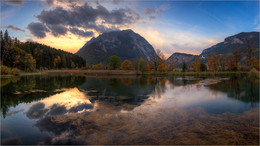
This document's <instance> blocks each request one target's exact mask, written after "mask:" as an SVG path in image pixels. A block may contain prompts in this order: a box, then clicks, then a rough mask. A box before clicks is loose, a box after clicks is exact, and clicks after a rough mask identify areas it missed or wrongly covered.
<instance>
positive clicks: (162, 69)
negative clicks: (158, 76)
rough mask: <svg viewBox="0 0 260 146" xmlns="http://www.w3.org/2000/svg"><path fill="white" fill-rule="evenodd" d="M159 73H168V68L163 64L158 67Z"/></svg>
mask: <svg viewBox="0 0 260 146" xmlns="http://www.w3.org/2000/svg"><path fill="white" fill-rule="evenodd" d="M157 71H159V72H166V71H167V66H166V65H165V63H164V62H162V63H161V64H160V65H158V67H157Z"/></svg>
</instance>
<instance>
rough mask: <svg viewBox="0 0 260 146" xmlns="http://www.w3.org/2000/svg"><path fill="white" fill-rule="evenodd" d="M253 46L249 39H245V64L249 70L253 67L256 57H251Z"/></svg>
mask: <svg viewBox="0 0 260 146" xmlns="http://www.w3.org/2000/svg"><path fill="white" fill-rule="evenodd" d="M253 50H254V48H253V46H252V44H251V41H250V39H248V40H247V54H246V57H247V66H248V68H249V70H251V69H252V68H253V67H254V61H255V59H256V58H254V57H253Z"/></svg>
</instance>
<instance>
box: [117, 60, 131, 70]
mask: <svg viewBox="0 0 260 146" xmlns="http://www.w3.org/2000/svg"><path fill="white" fill-rule="evenodd" d="M131 68H132V62H131V61H129V60H125V61H124V62H123V63H121V67H120V69H121V70H130V69H131Z"/></svg>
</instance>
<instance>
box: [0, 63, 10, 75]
mask: <svg viewBox="0 0 260 146" xmlns="http://www.w3.org/2000/svg"><path fill="white" fill-rule="evenodd" d="M11 73H12V71H11V69H10V68H8V67H7V66H5V65H1V75H10V74H11Z"/></svg>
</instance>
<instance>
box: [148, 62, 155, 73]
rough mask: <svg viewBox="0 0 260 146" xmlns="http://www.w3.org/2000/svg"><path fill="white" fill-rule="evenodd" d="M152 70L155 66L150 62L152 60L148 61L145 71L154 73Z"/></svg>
mask: <svg viewBox="0 0 260 146" xmlns="http://www.w3.org/2000/svg"><path fill="white" fill-rule="evenodd" d="M154 70H155V65H154V63H153V62H152V60H150V61H149V62H148V64H147V71H150V72H152V71H154Z"/></svg>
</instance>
